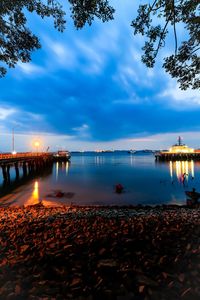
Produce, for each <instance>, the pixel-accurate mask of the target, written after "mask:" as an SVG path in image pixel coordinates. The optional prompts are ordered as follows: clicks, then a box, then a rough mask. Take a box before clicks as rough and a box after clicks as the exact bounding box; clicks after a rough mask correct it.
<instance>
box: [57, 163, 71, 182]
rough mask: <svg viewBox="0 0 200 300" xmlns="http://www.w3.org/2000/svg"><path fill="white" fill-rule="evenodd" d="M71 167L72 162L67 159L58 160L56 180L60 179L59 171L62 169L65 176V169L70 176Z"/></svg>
mask: <svg viewBox="0 0 200 300" xmlns="http://www.w3.org/2000/svg"><path fill="white" fill-rule="evenodd" d="M69 167H70V162H69V161H66V162H58V161H57V162H56V166H55V179H56V181H58V180H59V171H60V170H61V171H62V175H61V176H63V171H64V173H65V174H66V176H68V174H69Z"/></svg>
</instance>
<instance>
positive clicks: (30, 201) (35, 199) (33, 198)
mask: <svg viewBox="0 0 200 300" xmlns="http://www.w3.org/2000/svg"><path fill="white" fill-rule="evenodd" d="M39 202H40V201H39V183H38V181H35V183H34V187H33V192H32V194H31V196H30V198H28V200H27V201H26V202H25V204H24V205H25V206H28V205H35V204H37V203H39Z"/></svg>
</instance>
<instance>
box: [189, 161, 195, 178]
mask: <svg viewBox="0 0 200 300" xmlns="http://www.w3.org/2000/svg"><path fill="white" fill-rule="evenodd" d="M190 168H191V175H192V177H193V178H194V162H193V160H191V162H190Z"/></svg>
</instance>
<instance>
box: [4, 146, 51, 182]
mask: <svg viewBox="0 0 200 300" xmlns="http://www.w3.org/2000/svg"><path fill="white" fill-rule="evenodd" d="M53 161H54V154H53V153H49V152H24V153H16V154H11V153H3V154H0V167H1V169H2V174H3V179H4V181H5V182H9V181H10V168H11V167H14V168H15V174H16V179H17V178H19V169H20V168H22V172H23V176H24V177H25V176H27V174H33V173H37V172H40V171H42V170H44V169H45V168H46V167H48V166H49V165H50V164H52V163H53Z"/></svg>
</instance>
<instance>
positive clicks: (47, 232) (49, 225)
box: [0, 204, 200, 300]
mask: <svg viewBox="0 0 200 300" xmlns="http://www.w3.org/2000/svg"><path fill="white" fill-rule="evenodd" d="M199 236H200V208H193V209H188V208H185V207H177V206H175V207H174V206H171V205H170V207H169V206H167V207H166V206H164V207H163V206H162V207H160V206H159V208H158V207H149V206H148V207H145V208H144V207H141V206H139V207H137V208H136V209H135V208H132V207H131V208H130V207H126V208H124V207H120V208H119V207H110V206H106V207H99V206H98V207H91V206H87V207H85V206H84V207H83V206H81V207H77V206H76V207H75V206H62V207H60V206H59V207H44V206H42V205H41V204H40V205H33V206H29V207H21V208H16V207H9V208H2V209H1V210H0V248H1V252H0V299H11V300H12V299H14V300H26V299H38V300H40V299H58V300H59V299H60V300H61V299H66V300H68V299H73V300H74V299H77V300H78V299H79V300H82V299H83V300H93V299H94V300H96V299H97V300H98V299H99V300H100V299H102V298H105V300H106V299H111V300H112V299H113V300H114V299H117V300H122V299H128V300H129V299H130V300H131V299H139V300H140V299H141V300H142V299H145V300H157V299H159V300H162V299H163V300H165V299H166V300H167V299H170V300H171V299H172V300H175V299H176V300H177V299H187V300H191V299H192V300H196V299H199V298H200V289H199V284H200V279H199V278H200V276H199V275H200V263H199V259H200V238H199Z"/></svg>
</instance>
